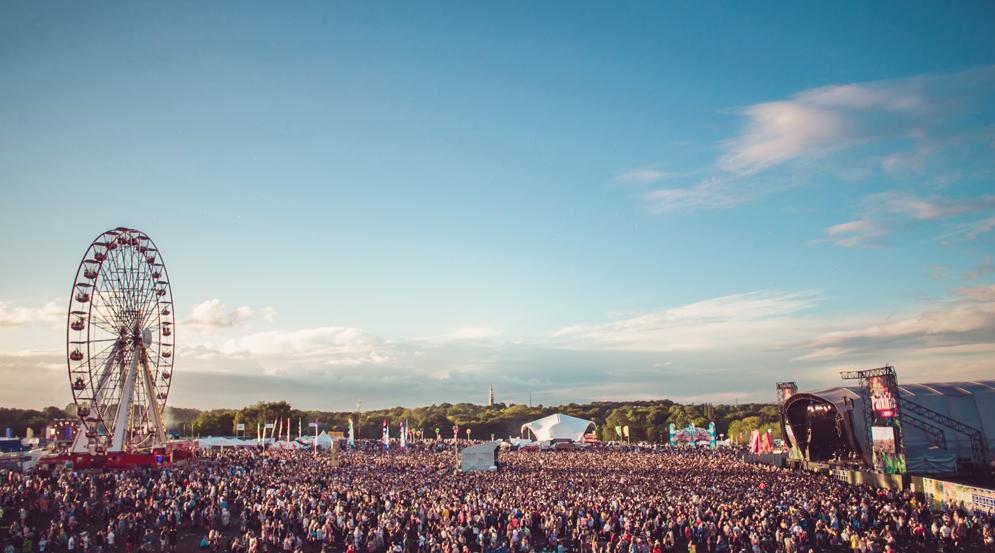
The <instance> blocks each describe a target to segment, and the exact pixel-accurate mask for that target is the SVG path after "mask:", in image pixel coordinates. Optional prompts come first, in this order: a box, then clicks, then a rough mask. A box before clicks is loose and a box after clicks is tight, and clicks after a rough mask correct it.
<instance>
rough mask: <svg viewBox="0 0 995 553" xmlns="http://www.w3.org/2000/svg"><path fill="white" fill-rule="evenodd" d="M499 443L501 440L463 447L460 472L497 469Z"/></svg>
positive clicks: (460, 457)
mask: <svg viewBox="0 0 995 553" xmlns="http://www.w3.org/2000/svg"><path fill="white" fill-rule="evenodd" d="M499 444H500V442H496V441H495V442H487V443H484V444H478V445H472V446H470V447H465V448H463V449H462V450H461V451H460V455H459V469H460V472H474V471H480V470H497V448H498V445H499Z"/></svg>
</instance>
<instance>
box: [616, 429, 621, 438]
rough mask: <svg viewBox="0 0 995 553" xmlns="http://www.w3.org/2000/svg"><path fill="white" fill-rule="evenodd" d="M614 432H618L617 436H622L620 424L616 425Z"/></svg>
mask: <svg viewBox="0 0 995 553" xmlns="http://www.w3.org/2000/svg"><path fill="white" fill-rule="evenodd" d="M615 433H616V434H618V437H619V438H621V437H622V427H621V426H616V427H615Z"/></svg>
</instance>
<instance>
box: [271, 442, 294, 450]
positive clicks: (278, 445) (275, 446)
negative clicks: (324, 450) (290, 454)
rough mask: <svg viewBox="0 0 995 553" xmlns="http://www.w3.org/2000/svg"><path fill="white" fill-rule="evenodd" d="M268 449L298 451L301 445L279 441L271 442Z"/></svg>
mask: <svg viewBox="0 0 995 553" xmlns="http://www.w3.org/2000/svg"><path fill="white" fill-rule="evenodd" d="M270 447H271V448H273V449H300V448H301V444H299V443H297V442H284V441H279V442H273V443H272V444H270Z"/></svg>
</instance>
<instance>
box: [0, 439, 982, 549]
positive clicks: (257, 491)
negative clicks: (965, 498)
mask: <svg viewBox="0 0 995 553" xmlns="http://www.w3.org/2000/svg"><path fill="white" fill-rule="evenodd" d="M500 459H501V468H500V470H498V471H496V472H476V473H456V472H454V471H453V466H454V456H453V452H452V450H451V449H450V450H448V451H434V450H431V449H418V448H411V449H409V450H407V451H396V450H392V451H390V452H388V453H385V452H381V451H369V450H367V451H346V452H339V453H338V454H337V456H336V458H335V459H333V457H332V455H331V454H330V453H328V452H319V453H314V452H311V451H306V450H305V451H273V450H267V451H257V450H232V449H227V450H224V451H212V452H207V453H205V455H204V456H203V457H201V458H199V459H197V460H195V461H193V462H190V463H189V464H186V465H182V466H171V467H166V468H159V469H141V470H130V471H99V472H98V471H73V470H56V471H53V472H40V471H29V472H26V473H21V472H14V471H8V472H0V520H2V529H0V544H2V546H3V548H4V549H3V551H4V553H10V552H18V553H19V552H33V551H43V552H50V551H55V552H64V551H70V552H74V553H76V552H82V553H91V552H111V551H114V552H116V551H127V552H129V553H130V552H132V551H155V552H159V551H181V552H185V551H191V552H193V551H212V552H215V551H217V552H238V553H259V552H285V553H301V552H310V553H317V552H322V553H325V552H345V553H360V552H375V553H526V552H533V551H534V552H556V553H560V552H566V551H580V552H590V553H663V552H671V551H680V552H683V551H690V552H695V553H701V552H706V551H707V552H717V553H725V552H729V553H735V552H757V553H759V552H786V553H795V552H803V553H804V552H808V551H861V552H890V551H992V550H995V542H993V539H995V538H993V528H992V523H993V521H992V519H991V518H989V517H987V516H984V515H980V514H966V513H964V512H961V511H953V512H938V511H935V510H933V508H932V507H931V506H930V505H929V504H928V503H927V502H925V501H923V498H922V497H921V496H918V497H917V496H916V495H915V494H913V493H910V492H898V491H887V490H878V489H872V488H869V487H861V486H852V485H849V484H845V483H843V482H839V481H836V480H834V479H831V478H828V477H825V476H821V475H817V474H813V473H808V472H803V471H792V470H785V469H777V468H773V467H768V466H764V465H757V464H748V463H746V462H744V461H743V460H742V459H741V455H740V454H739V453H738V452H735V451H732V450H726V451H723V450H718V451H711V450H707V449H682V450H670V449H669V448H666V449H656V450H613V449H609V448H601V449H594V450H588V451H577V452H568V451H542V452H509V453H502V454H501V458H500Z"/></svg>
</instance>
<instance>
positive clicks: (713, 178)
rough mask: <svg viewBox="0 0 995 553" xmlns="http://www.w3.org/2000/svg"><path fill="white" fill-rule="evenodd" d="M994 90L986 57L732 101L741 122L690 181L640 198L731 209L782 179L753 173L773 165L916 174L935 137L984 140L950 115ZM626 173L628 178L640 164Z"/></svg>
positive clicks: (949, 209)
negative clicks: (926, 71)
mask: <svg viewBox="0 0 995 553" xmlns="http://www.w3.org/2000/svg"><path fill="white" fill-rule="evenodd" d="M993 95H995V66H986V67H982V68H979V69H973V70H969V71H963V72H959V73H952V74H942V75H921V76H917V77H911V78H905V79H894V80H886V81H872V82H864V83H849V84H840V85H832V86H825V87H820V88H814V89H810V90H804V91H801V92H798V93H797V94H794V95H792V96H790V97H788V98H786V99H779V100H773V101H769V102H761V103H757V104H752V105H747V106H744V107H741V108H738V109H735V110H732V113H735V114H736V115H739V116H741V117H742V118H743V124H742V126H741V127H740V128H739V130H738V132H736V133H735V134H734V135H733V136H731V137H730V138H727V139H725V140H723V141H721V142H720V144H719V147H720V150H721V152H720V153H719V155H718V156H717V157H716V158H715V159H714V160H713V161H712V162H711V163H710V164H708V165H707V166H704V167H702V168H700V169H699V170H698V171H696V172H694V173H693V174H697V175H699V180H698V181H697V182H691V183H687V182H683V183H682V182H680V181H681V180H683V179H681V178H675V179H671V180H674V181H675V183H674V185H673V186H668V187H666V188H662V189H659V190H654V191H651V192H648V193H646V194H644V199H645V201H646V203H647V205H648V206H649V209H650V210H651V211H652V212H654V213H670V212H674V211H677V210H701V209H725V208H730V207H733V206H736V205H739V204H742V203H745V202H748V201H752V200H754V199H756V198H759V197H762V196H764V195H766V194H770V193H774V192H777V191H778V190H779V189H783V188H785V187H773V188H769V187H768V188H765V187H763V186H762V183H763V180H758V179H757V177H758V176H759V175H761V174H762V175H764V178H765V179H767V178H769V177H770V176H771V174H772V173H776V172H777V171H775V169H778V170H781V171H782V172H783V171H784V170H786V169H788V168H791V169H794V172H795V175H794V178H795V180H796V181H802V180H804V179H805V177H806V175H810V174H813V173H815V174H817V173H827V174H834V175H837V176H839V177H841V178H846V179H848V180H864V179H868V178H870V177H875V176H880V175H882V174H888V175H889V176H890V177H891V178H899V177H901V176H903V175H915V176H916V177H921V176H922V175H921V174H922V173H923V171H926V167H925V165H926V163H927V161H928V160H929V159H930V157H931V156H935V155H936V154H937V151H938V150H942V149H943V148H941V147H938V144H943V143H945V144H947V145H948V146H949V147H951V148H954V149H956V150H957V151H963V150H964V148H965V145H964V143H963V142H964V141H965V140H970V141H973V142H974V143H990V141H991V137H990V136H987V134H986V133H981V134H978V135H973V134H971V133H972V132H973V131H972V130H965V129H964V128H961V127H958V126H957V125H956V124H954V123H952V121H963V120H964V119H965V116H966V117H968V118H969V117H970V114H972V113H974V112H975V111H976V108H977V106H979V105H984V103H985V102H986V101H989V100H990V99H991V97H992V96H993ZM966 126H968V127H970V125H966ZM844 154H845V155H844ZM987 155H990V153H989V154H987ZM872 167H873V168H874V169H872ZM802 168H805V170H804V171H802V170H800V169H802ZM947 169H950V168H949V167H947ZM626 174H628V173H626ZM631 175H632V178H634V179H635V178H636V175H640V173H639V172H632V173H631ZM653 176H655V175H653V174H651V173H646V174H645V177H646V179H645V180H643V181H641V182H653V181H654V180H656V179H654V178H651V177H653ZM931 177H935V179H936V180H937V182H939V181H942V182H944V183H945V184H949V182H950V179H951V178H952V177H951V176H950V175H949V174H948V175H942V176H941V175H932V176H931ZM758 184H759V185H760V186H758ZM795 185H796V186H797V185H798V183H797V182H796V183H795ZM881 200H882V201H885V200H888V201H889V203H888V205H885V206H882V207H884V208H888V209H893V210H895V211H896V212H898V211H902V212H903V213H904V214H905V215H907V216H909V217H913V218H916V219H924V220H930V219H937V218H943V217H949V216H951V214H953V213H967V212H969V210H968V206H967V205H965V204H963V203H958V201H956V200H946V199H944V198H939V197H934V198H927V199H921V202H919V203H916V202H911V201H906V202H905V203H902V200H910V198H900V197H894V198H890V199H889V198H881ZM980 228H983V227H979V229H980Z"/></svg>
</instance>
